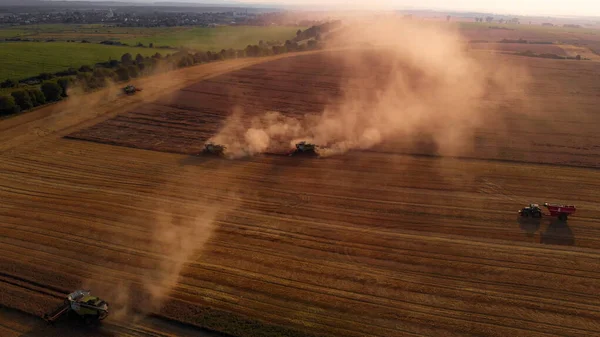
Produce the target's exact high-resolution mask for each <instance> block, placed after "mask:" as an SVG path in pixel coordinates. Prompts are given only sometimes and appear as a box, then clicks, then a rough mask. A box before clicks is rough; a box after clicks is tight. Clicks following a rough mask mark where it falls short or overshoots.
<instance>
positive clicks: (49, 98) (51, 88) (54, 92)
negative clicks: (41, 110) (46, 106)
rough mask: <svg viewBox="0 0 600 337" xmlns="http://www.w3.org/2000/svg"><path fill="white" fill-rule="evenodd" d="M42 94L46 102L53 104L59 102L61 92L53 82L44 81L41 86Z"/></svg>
mask: <svg viewBox="0 0 600 337" xmlns="http://www.w3.org/2000/svg"><path fill="white" fill-rule="evenodd" d="M42 92H43V93H44V97H46V102H55V101H59V100H60V98H61V95H62V93H63V90H62V88H61V87H60V85H58V83H56V82H55V81H46V82H44V83H43V84H42Z"/></svg>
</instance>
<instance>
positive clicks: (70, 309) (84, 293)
mask: <svg viewBox="0 0 600 337" xmlns="http://www.w3.org/2000/svg"><path fill="white" fill-rule="evenodd" d="M68 313H74V314H76V315H77V316H78V317H79V318H81V319H83V320H84V322H85V323H86V324H91V323H93V322H97V321H101V320H103V319H105V318H106V317H107V316H108V303H106V302H105V301H103V300H101V299H100V298H98V297H96V296H92V295H91V294H90V292H89V290H76V291H74V292H72V293H70V294H69V295H67V298H66V299H65V301H64V302H63V304H62V305H61V306H59V307H57V308H56V309H55V310H54V311H52V312H49V313H46V314H44V316H43V318H44V320H45V321H46V322H48V323H54V322H55V321H56V320H57V319H59V318H60V317H62V316H64V315H66V314H68Z"/></svg>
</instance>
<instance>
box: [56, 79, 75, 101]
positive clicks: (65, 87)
mask: <svg viewBox="0 0 600 337" xmlns="http://www.w3.org/2000/svg"><path fill="white" fill-rule="evenodd" d="M71 82H72V79H71V78H70V77H61V78H58V79H56V83H57V84H58V85H60V88H61V89H62V94H61V96H62V97H67V90H68V89H69V86H70V85H71Z"/></svg>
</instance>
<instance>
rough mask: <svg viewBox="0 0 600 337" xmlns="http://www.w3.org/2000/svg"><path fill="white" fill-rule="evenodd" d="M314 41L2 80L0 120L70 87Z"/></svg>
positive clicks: (138, 59)
mask: <svg viewBox="0 0 600 337" xmlns="http://www.w3.org/2000/svg"><path fill="white" fill-rule="evenodd" d="M319 47H320V45H319V43H318V42H317V41H316V40H310V41H308V42H307V43H305V44H299V43H298V42H296V41H290V40H287V41H286V42H285V44H283V45H270V44H268V43H264V42H263V41H260V42H259V43H258V44H256V45H248V46H247V47H246V48H245V49H239V50H235V49H223V50H221V51H220V52H218V53H217V52H211V51H207V52H200V51H193V50H189V49H186V50H183V49H182V50H180V51H178V52H177V53H174V54H170V55H166V56H162V55H161V54H160V53H156V54H154V55H153V56H151V57H144V56H142V55H140V54H137V55H136V56H135V57H134V56H133V55H131V54H129V53H127V54H124V55H123V56H122V57H121V59H120V60H109V61H107V62H102V63H97V64H96V65H94V66H88V65H84V66H81V67H80V68H79V69H74V68H70V69H67V70H64V71H60V72H57V73H54V74H50V73H42V74H39V75H38V76H35V77H32V78H28V79H25V80H22V81H21V83H19V82H17V81H14V80H6V81H4V82H2V83H0V87H1V88H9V89H10V93H4V94H0V116H2V115H10V114H15V113H18V112H21V111H25V110H29V109H31V108H34V107H37V106H40V105H42V104H46V103H49V102H55V101H59V100H61V99H63V98H64V97H67V96H68V91H69V88H70V87H73V86H77V87H80V88H82V89H83V90H85V91H90V90H94V89H98V88H102V87H105V86H106V85H108V84H109V83H111V82H123V81H128V80H130V79H132V78H136V77H139V76H143V75H146V74H150V73H158V72H164V71H170V70H173V69H178V68H183V67H188V66H192V65H196V64H200V63H206V62H214V61H220V60H226V59H234V58H242V57H260V56H269V55H277V54H283V53H287V52H297V51H305V50H309V49H316V48H319Z"/></svg>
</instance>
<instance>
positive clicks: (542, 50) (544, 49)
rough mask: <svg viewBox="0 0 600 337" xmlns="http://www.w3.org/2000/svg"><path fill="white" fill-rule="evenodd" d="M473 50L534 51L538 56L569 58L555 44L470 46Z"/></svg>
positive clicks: (477, 44) (486, 44)
mask: <svg viewBox="0 0 600 337" xmlns="http://www.w3.org/2000/svg"><path fill="white" fill-rule="evenodd" d="M470 47H471V48H473V49H484V50H498V51H506V52H517V53H521V52H525V51H528V50H529V51H532V52H534V53H536V54H556V55H558V56H567V53H566V52H565V51H564V49H563V48H561V46H558V45H553V44H526V43H473V44H471V45H470Z"/></svg>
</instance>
